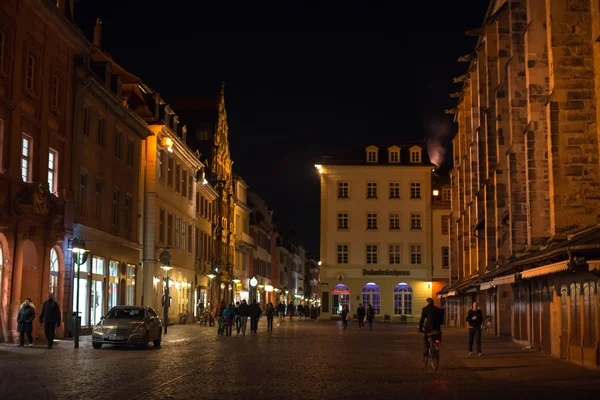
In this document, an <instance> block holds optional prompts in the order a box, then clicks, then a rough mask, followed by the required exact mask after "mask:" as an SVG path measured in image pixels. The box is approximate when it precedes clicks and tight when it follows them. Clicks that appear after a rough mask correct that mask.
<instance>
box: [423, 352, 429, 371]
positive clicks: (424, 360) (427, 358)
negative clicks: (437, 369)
mask: <svg viewBox="0 0 600 400" xmlns="http://www.w3.org/2000/svg"><path fill="white" fill-rule="evenodd" d="M428 363H429V354H426V355H424V356H423V366H424V367H425V368H427V364H428Z"/></svg>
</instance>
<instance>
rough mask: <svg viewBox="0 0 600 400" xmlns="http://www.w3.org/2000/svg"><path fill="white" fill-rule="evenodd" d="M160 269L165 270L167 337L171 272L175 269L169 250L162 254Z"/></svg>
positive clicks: (164, 305) (164, 307)
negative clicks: (172, 265)
mask: <svg viewBox="0 0 600 400" xmlns="http://www.w3.org/2000/svg"><path fill="white" fill-rule="evenodd" d="M160 268H161V269H164V270H165V294H164V296H165V297H164V300H163V309H164V317H163V318H164V325H165V328H164V329H165V330H164V333H165V335H166V334H167V325H168V322H169V303H170V301H169V300H170V296H169V270H171V269H173V267H171V253H169V251H168V250H163V252H162V253H160Z"/></svg>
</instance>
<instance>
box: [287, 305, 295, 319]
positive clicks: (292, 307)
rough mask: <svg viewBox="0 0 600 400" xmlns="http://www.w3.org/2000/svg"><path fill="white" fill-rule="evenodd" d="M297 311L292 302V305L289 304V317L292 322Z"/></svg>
mask: <svg viewBox="0 0 600 400" xmlns="http://www.w3.org/2000/svg"><path fill="white" fill-rule="evenodd" d="M295 311H296V307H295V306H294V303H292V302H291V301H290V304H288V308H287V312H288V315H289V316H290V321H291V320H292V317H293V316H294V312H295Z"/></svg>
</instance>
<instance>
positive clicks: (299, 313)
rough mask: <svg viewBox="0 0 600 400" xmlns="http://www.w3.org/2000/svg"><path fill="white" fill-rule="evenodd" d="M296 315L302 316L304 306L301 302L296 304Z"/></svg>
mask: <svg viewBox="0 0 600 400" xmlns="http://www.w3.org/2000/svg"><path fill="white" fill-rule="evenodd" d="M298 317H300V318H304V306H303V305H302V303H300V304H298Z"/></svg>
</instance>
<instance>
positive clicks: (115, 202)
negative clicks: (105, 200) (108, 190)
mask: <svg viewBox="0 0 600 400" xmlns="http://www.w3.org/2000/svg"><path fill="white" fill-rule="evenodd" d="M120 195H121V193H119V191H118V190H114V191H113V225H114V226H119V197H120Z"/></svg>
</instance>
